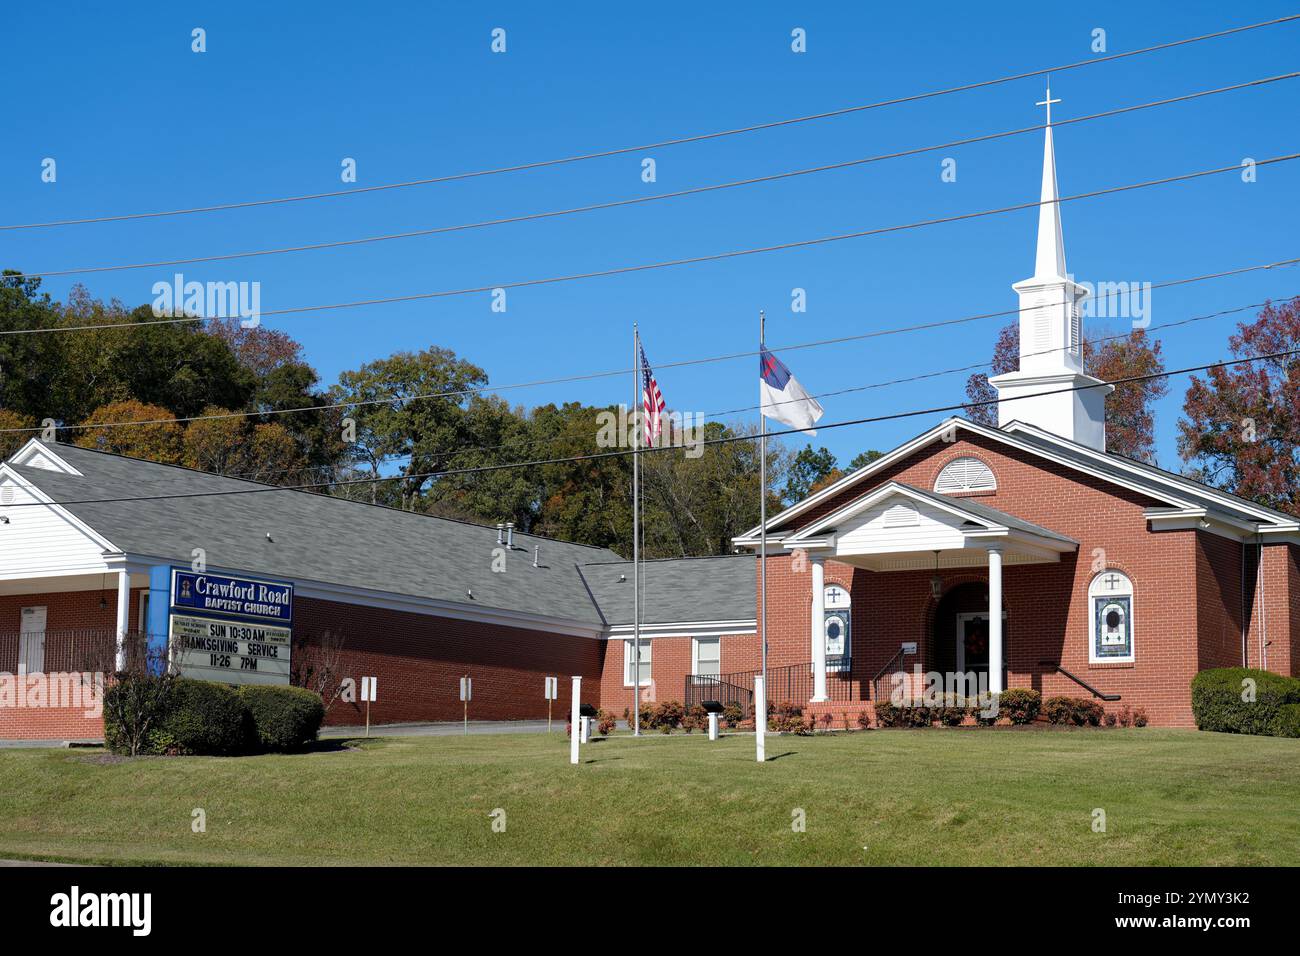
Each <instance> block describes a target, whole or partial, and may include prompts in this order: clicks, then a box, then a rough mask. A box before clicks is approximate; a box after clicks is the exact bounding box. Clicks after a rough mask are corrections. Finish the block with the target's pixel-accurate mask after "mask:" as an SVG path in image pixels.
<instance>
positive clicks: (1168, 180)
mask: <svg viewBox="0 0 1300 956" xmlns="http://www.w3.org/2000/svg"><path fill="white" fill-rule="evenodd" d="M1297 158H1300V153H1288V154H1285V155H1282V156H1274V157H1271V158H1269V159H1261V160H1256V161H1255V163H1254V165H1255V166H1256V167H1257V168H1258V167H1262V166H1271V165H1274V164H1276V163H1287V162H1291V161H1292V160H1295V159H1297ZM1240 170H1241V167H1240V166H1239V165H1237V164H1233V165H1230V166H1219V167H1216V168H1214V169H1202V170H1198V171H1196V172H1192V173H1183V174H1181V175H1178V176H1166V177H1164V178H1162V179H1151V180H1146V181H1145V182H1140V183H1127V184H1125V185H1122V186H1109V187H1107V188H1105V189H1094V190H1091V191H1089V192H1084V193H1075V194H1074V195H1072V196H1060V197H1058V198H1057V199H1055V200H1038V201H1036V202H1026V203H1017V204H1016V205H1012V206H1001V207H998V208H996V209H983V210H980V211H978V212H968V213H959V214H956V215H952V216H941V217H938V218H935V219H924V220H920V221H918V222H910V223H903V224H901V225H895V226H881V227H878V228H875V229H864V230H860V231H857V232H847V233H840V234H838V235H833V236H818V237H816V238H814V239H800V240H796V241H793V242H783V243H778V244H776V245H770V246H758V247H754V248H749V249H735V250H732V251H730V252H717V253H712V254H709V255H702V256H690V257H687V258H683V259H668V260H664V261H660V262H650V263H642V264H639V265H633V266H619V267H616V268H612V269H602V270H598V271H595V272H580V273H573V274H570V275H563V276H548V277H546V278H542V279H524V280H520V281H517V282H505V283H495V284H493V285H484V286H474V287H470V288H464V289H448V290H444V291H440V292H419V293H412V294H410V295H400V296H387V297H384V298H376V299H362V300H359V301H355V302H336V303H332V304H329V305H310V306H296V307H292V308H286V309H268V310H263V311H262V312H261V313H260V317H264V316H275V315H296V314H301V313H304V312H326V311H333V310H338V309H353V308H361V307H364V306H370V305H392V304H395V303H399V302H418V301H426V300H430V299H444V298H452V297H457V296H463V295H472V294H476V293H482V292H495V291H497V290H505V289H521V288H528V287H532V286H542V285H554V284H557V283H561V282H574V281H577V280H582V279H599V278H607V277H609V276H615V275H627V274H630V273H635V272H648V271H651V270H655V269H667V268H672V267H676V266H685V265H699V264H702V263H706V262H720V261H723V260H727V259H736V258H740V257H742V256H752V255H759V254H763V253H769V252H785V251H788V250H791V249H804V248H810V247H812V246H820V245H826V244H828V243H832V242H842V241H844V240H846V239H862V238H866V237H868V236H879V235H887V234H889V233H894V232H903V231H906V230H909V229H920V228H924V227H926V226H937V225H946V224H948V223H954V222H964V221H966V220H970V219H980V218H983V217H986V216H996V215H1002V214H1005V213H1009V212H1020V211H1022V210H1025V209H1036V208H1038V207H1039V206H1043V205H1048V204H1050V203H1052V202H1055V203H1058V204H1059V203H1065V202H1074V201H1076V200H1079V199H1095V198H1096V197H1098V196H1109V195H1114V194H1116V193H1122V192H1130V191H1132V190H1135V189H1145V188H1148V187H1151V186H1167V185H1170V184H1172V183H1180V182H1189V181H1191V180H1194V179H1200V178H1203V177H1205V176H1213V175H1216V174H1218V173H1226V172H1239V171H1240ZM0 278H3V277H0ZM13 278H21V276H14V277H13ZM207 319H208V317H205V316H183V317H178V318H161V319H150V320H148V321H145V322H105V323H100V324H95V325H72V326H48V327H43V328H36V329H6V330H0V335H35V334H42V333H52V332H97V331H103V330H107V329H119V328H132V327H136V326H147V325H167V324H174V323H181V322H204V321H207Z"/></svg>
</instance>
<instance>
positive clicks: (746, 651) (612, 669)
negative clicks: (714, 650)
mask: <svg viewBox="0 0 1300 956" xmlns="http://www.w3.org/2000/svg"><path fill="white" fill-rule="evenodd" d="M641 639H642V640H643V641H644V640H647V638H646V637H645V636H644V635H643V636H642V638H641ZM649 640H651V653H650V685H649V686H648V687H644V688H642V691H641V699H642V700H643V701H653V702H660V701H665V700H675V701H678V702H679V703H680V702H681V701H682V699H683V697H684V696H685V691H686V676H687V675H688V674H690V673H691V659H692V649H691V642H692V641H693V640H694V639H693V638H691V637H655V638H649ZM623 642H624V639H623V638H621V637H616V638H614V639H612V640H610V641H609V647H608V649H607V650H606V652H605V661H604V668H603V670H602V672H601V679H600V689H601V694H600V706H601V707H603V708H604V709H605V710H607V711H609V712H610V713H612V714H614V716H616V717H619V718H620V719H621V718H622V716H623V711H624V710H626V709H628V708H630V707H631V706H632V697H633V695H632V688H631V687H627V686H624V683H625V682H624V674H625V673H626V671H625V670H624V660H625V657H624V655H625V650H624V643H623ZM719 653H720V655H721V663H720V667H721V673H723V674H727V673H732V672H736V671H748V670H757V669H758V667H759V649H758V638H757V637H756V636H755V635H753V634H728V635H724V636H723V637H722V638H721V642H720V648H719Z"/></svg>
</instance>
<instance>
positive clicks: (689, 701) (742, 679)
mask: <svg viewBox="0 0 1300 956" xmlns="http://www.w3.org/2000/svg"><path fill="white" fill-rule="evenodd" d="M849 665H850V661H849V659H848V658H843V659H842V662H839V663H838V666H841V667H842V668H843V669H842V670H839V671H834V672H830V671H828V672H827V674H826V697H827V699H828V700H830V701H832V702H835V703H849V702H853V701H858V700H859V699H860V696H859V694H858V693H856V692H855V689H854V688H855V685H854V682H853V681H852V680H851V679H850V678H849V672H850V666H849ZM762 673H763V672H762V671H737V672H736V673H733V674H720V675H718V676H717V677H706V676H705V675H703V674H687V675H686V686H685V689H684V692H683V695H682V697H683V703H684V704H685V705H686V707H687V709H689V708H691V707H692V706H694V705H695V704H701V703H703V702H704V701H706V700H716V701H719V702H721V703H722V704H723V706H726V705H728V704H736V705H738V706H739V707H740V709H741V711H742V712H743V713H744V719H746V720H748V719H749V718H751V717H753V716H754V678H755V677H758V676H759V675H760V674H762ZM812 696H813V671H812V664H786V665H784V666H782V667H769V668H768V669H767V699H768V702H769V703H772V704H786V703H789V704H795V705H797V706H800V707H802V706H804V705H805V704H807V703H808V702H809V701H810V700H811V699H812Z"/></svg>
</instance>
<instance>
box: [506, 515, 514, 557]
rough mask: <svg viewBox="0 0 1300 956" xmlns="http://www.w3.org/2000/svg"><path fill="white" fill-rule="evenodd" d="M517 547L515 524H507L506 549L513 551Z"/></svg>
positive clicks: (510, 522)
mask: <svg viewBox="0 0 1300 956" xmlns="http://www.w3.org/2000/svg"><path fill="white" fill-rule="evenodd" d="M514 546H515V523H514V522H513V521H507V522H506V547H507V548H509V549H511V550H513V549H514Z"/></svg>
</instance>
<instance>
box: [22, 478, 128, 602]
mask: <svg viewBox="0 0 1300 956" xmlns="http://www.w3.org/2000/svg"><path fill="white" fill-rule="evenodd" d="M105 553H109V554H120V553H121V549H120V548H118V547H117V546H116V545H114V544H113V542H111V541H109V540H108V539H107V538H105V537H104V536H103V535H102V534H100V533H99V532H97V531H95V530H94V529H93V528H91V527H90V526H89V525H87V524H86V523H85V522H84V521H82V520H81V519H80V518H78V517H76V516H75V515H73V514H72V513H71V512H70V511H68V510H67V509H66V508H63V507H61V506H60V505H58V504H56V503H55V502H54V500H53V499H52V498H50V497H49V496H48V495H46V494H45V493H44V492H43V491H41V490H40V489H39V488H37V487H36V486H35V485H33V484H32V483H31V482H30V481H28V480H27V479H26V478H24V477H23V476H22V475H20V474H19V473H18V472H17V471H15V470H14V469H13V468H12V467H11V466H10V465H9V463H8V462H5V463H3V464H0V577H4V578H13V577H24V576H39V575H40V574H42V573H52V572H61V571H71V570H76V569H80V568H93V567H96V566H99V565H102V564H103V561H104V555H105Z"/></svg>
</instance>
